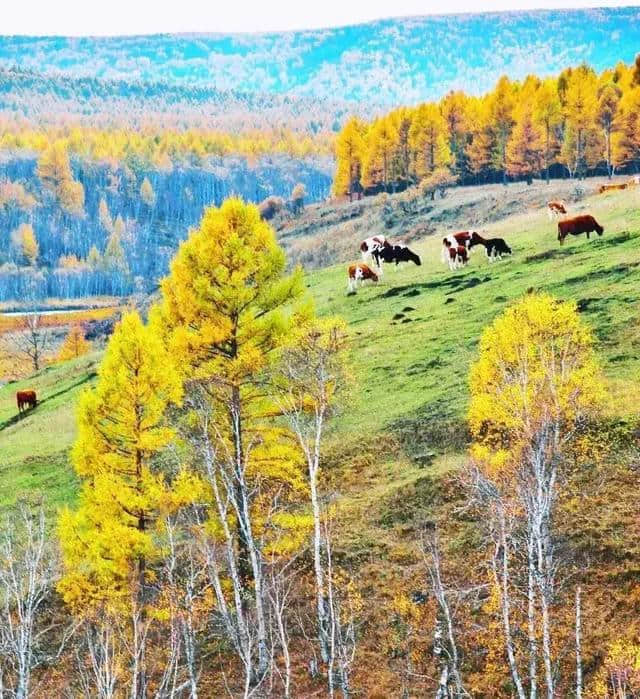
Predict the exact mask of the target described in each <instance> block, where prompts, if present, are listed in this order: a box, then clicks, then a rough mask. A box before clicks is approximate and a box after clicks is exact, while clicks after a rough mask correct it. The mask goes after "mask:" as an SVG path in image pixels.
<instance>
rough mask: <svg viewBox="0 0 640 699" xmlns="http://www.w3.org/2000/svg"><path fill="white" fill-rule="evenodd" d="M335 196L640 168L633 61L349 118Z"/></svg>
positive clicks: (639, 62) (639, 94) (638, 74)
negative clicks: (368, 119)
mask: <svg viewBox="0 0 640 699" xmlns="http://www.w3.org/2000/svg"><path fill="white" fill-rule="evenodd" d="M335 153H336V161H337V165H336V173H335V177H334V183H333V191H334V194H335V195H336V196H344V195H349V196H350V197H352V196H354V195H358V196H359V195H361V194H362V193H363V192H364V193H376V192H380V191H397V190H399V189H404V188H405V187H407V186H409V185H414V184H420V185H421V186H423V187H425V188H426V189H427V190H428V191H430V192H432V193H433V192H434V191H435V189H436V188H437V187H438V186H439V185H440V184H448V183H450V182H453V181H458V182H460V183H463V184H464V183H467V184H468V183H482V182H498V181H502V182H504V183H506V182H507V180H509V179H511V180H526V181H527V182H529V183H531V181H532V179H533V178H534V177H545V178H546V179H547V181H548V180H549V178H550V177H552V176H553V177H560V176H561V177H565V176H569V177H571V178H583V177H586V176H588V175H595V174H607V175H608V176H609V177H611V176H612V175H613V174H614V173H615V172H637V171H638V168H639V167H640V56H639V57H637V58H636V61H635V63H634V64H632V65H626V64H624V63H618V64H617V65H616V66H615V68H611V69H607V70H604V71H603V72H602V73H600V74H599V75H598V74H597V73H596V72H595V71H594V70H593V69H592V68H591V67H590V66H588V65H586V64H582V65H580V66H578V67H572V68H567V69H566V70H564V71H562V73H560V75H559V76H557V77H552V78H539V77H537V76H535V75H530V76H528V77H526V78H525V79H524V80H523V81H514V80H510V79H509V78H508V77H506V76H503V77H502V78H500V80H498V82H497V83H496V85H495V87H494V89H493V90H492V91H491V92H488V93H487V94H485V95H483V96H481V97H475V96H471V95H468V94H466V93H464V92H462V91H454V92H450V93H448V94H447V95H445V96H444V97H443V98H442V99H441V100H440V101H439V102H428V103H424V104H420V105H418V106H416V107H401V108H398V109H394V110H393V111H391V112H389V113H388V114H386V115H384V116H381V117H379V118H377V119H375V120H373V121H372V122H370V123H367V122H365V121H363V120H362V119H361V118H359V117H353V118H351V119H350V120H349V121H348V122H347V123H346V124H345V126H344V127H343V129H342V130H341V132H340V133H339V134H338V136H337V138H336V145H335Z"/></svg>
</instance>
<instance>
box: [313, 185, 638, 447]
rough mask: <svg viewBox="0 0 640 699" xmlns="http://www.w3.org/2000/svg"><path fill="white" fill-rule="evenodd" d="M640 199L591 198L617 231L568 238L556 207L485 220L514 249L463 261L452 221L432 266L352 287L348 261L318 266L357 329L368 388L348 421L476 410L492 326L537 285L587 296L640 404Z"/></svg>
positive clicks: (344, 427)
mask: <svg viewBox="0 0 640 699" xmlns="http://www.w3.org/2000/svg"><path fill="white" fill-rule="evenodd" d="M639 189H640V188H639ZM639 207H640V191H637V190H632V191H631V192H629V193H625V196H618V195H616V196H609V197H592V198H591V199H589V200H586V201H585V202H584V203H583V204H582V205H581V207H580V209H581V210H588V211H590V212H592V213H593V214H594V215H595V216H596V217H597V218H598V220H599V221H600V222H601V223H602V225H604V227H605V234H604V235H603V236H602V237H601V238H597V237H594V236H592V238H591V240H590V241H587V239H586V237H585V236H584V235H583V236H581V237H579V238H572V239H571V240H568V241H567V242H566V243H565V245H564V246H563V247H562V248H560V246H559V244H558V242H557V240H556V224H555V223H554V222H550V221H549V220H548V219H547V217H546V214H545V213H544V212H534V213H530V214H525V215H520V216H515V217H510V218H508V219H504V220H503V221H500V222H499V223H496V224H493V225H491V226H488V227H487V228H482V227H479V230H480V231H482V233H483V234H484V235H485V236H487V237H503V238H505V239H506V240H507V241H508V242H509V244H510V245H511V246H512V248H513V252H514V254H513V257H512V258H511V259H505V260H503V261H502V262H496V263H493V264H490V263H489V262H488V260H487V259H486V257H485V255H484V250H483V249H482V248H480V249H478V248H475V249H474V250H473V251H472V254H471V260H470V262H469V265H468V266H467V267H466V268H465V269H464V270H462V271H456V272H450V271H449V269H448V267H447V266H445V265H443V264H442V262H441V260H440V251H441V240H442V237H443V235H444V234H446V233H448V232H449V231H445V230H443V231H442V235H440V234H438V235H437V236H435V237H433V238H430V239H428V240H426V241H424V242H423V243H422V244H418V245H416V246H415V249H416V250H417V251H418V252H419V254H420V255H421V257H422V261H423V264H422V266H421V267H416V266H414V265H411V266H405V267H404V269H401V270H399V271H395V270H394V269H392V268H388V269H387V270H386V271H385V274H384V276H383V278H382V280H381V282H379V283H378V284H377V285H370V286H366V285H365V286H363V287H362V288H361V289H359V290H358V293H357V294H356V295H352V296H347V294H346V269H345V265H340V266H337V267H334V268H331V269H328V270H321V271H319V272H316V273H314V274H312V275H310V278H309V283H310V289H311V292H312V293H313V296H314V298H315V299H316V303H317V307H318V310H319V311H320V312H321V313H335V314H339V315H341V316H343V317H344V318H345V319H346V320H347V322H348V324H349V328H350V331H351V336H352V340H353V354H352V359H353V364H354V370H355V373H356V376H357V389H356V391H357V396H355V397H354V400H353V401H352V404H350V406H349V410H348V411H346V412H345V413H344V414H343V415H342V416H341V417H340V420H339V423H338V425H337V429H338V431H340V432H345V433H349V434H353V435H357V434H371V433H376V432H379V431H384V430H386V429H388V428H389V426H391V425H394V424H395V422H396V421H397V420H398V419H400V418H408V417H409V418H410V417H411V416H414V417H416V418H418V417H419V418H420V419H421V420H422V421H424V420H425V419H426V420H428V419H429V418H430V416H433V417H434V418H435V417H437V416H441V417H442V416H449V417H451V418H453V419H458V420H462V419H464V414H465V409H466V405H467V397H468V390H467V375H468V370H469V366H470V364H471V362H472V361H473V359H474V356H475V351H476V346H477V342H478V338H479V336H480V334H481V332H482V330H483V328H484V327H486V326H487V324H488V323H490V322H491V321H492V320H493V319H494V318H495V317H496V316H497V315H498V314H499V313H501V312H502V311H503V310H504V308H505V307H506V306H507V305H508V304H510V303H512V302H513V301H515V300H517V299H518V298H520V297H522V296H523V295H524V294H526V293H527V291H528V290H530V289H534V290H540V291H547V292H549V293H551V294H553V295H555V296H557V297H559V298H563V299H573V300H575V301H576V302H577V303H578V304H579V307H580V309H581V313H582V315H583V317H584V319H585V321H586V322H587V323H588V324H589V325H590V326H591V327H592V328H593V330H594V333H595V336H596V339H597V351H598V353H599V356H600V358H601V361H602V364H603V367H604V370H605V373H606V375H607V376H608V378H609V379H610V384H611V389H612V392H613V395H614V398H615V403H616V410H618V411H631V410H632V409H635V406H636V404H637V403H636V398H637V395H638V391H637V388H634V389H633V390H631V386H630V385H629V384H630V383H631V382H632V381H634V382H635V383H636V384H637V380H636V379H637V377H638V370H639V369H640V353H639V352H638V348H639V347H640V327H639V326H638V323H637V321H636V318H637V313H638V307H639V304H638V302H639V301H640V284H639V281H640V208H639ZM354 259H355V255H354ZM408 308H411V309H412V310H406V309H408ZM399 314H403V315H402V316H401V317H398V316H399ZM394 318H395V320H394Z"/></svg>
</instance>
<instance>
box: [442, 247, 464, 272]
mask: <svg viewBox="0 0 640 699" xmlns="http://www.w3.org/2000/svg"><path fill="white" fill-rule="evenodd" d="M444 249H445V250H446V251H447V258H448V261H449V269H450V270H451V271H452V272H453V271H454V270H456V269H458V267H464V266H465V265H466V264H467V262H468V261H469V252H468V251H467V248H465V246H464V245H445V246H444Z"/></svg>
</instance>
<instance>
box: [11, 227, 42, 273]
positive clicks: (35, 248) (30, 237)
mask: <svg viewBox="0 0 640 699" xmlns="http://www.w3.org/2000/svg"><path fill="white" fill-rule="evenodd" d="M11 243H12V244H13V245H14V247H15V248H17V249H18V250H19V252H20V253H21V254H22V257H23V258H24V261H25V262H26V263H27V264H29V265H35V264H36V263H37V261H38V254H39V252H40V246H39V245H38V240H37V238H36V234H35V232H34V230H33V226H32V225H31V224H30V223H21V224H20V225H19V226H18V227H17V228H16V229H15V231H13V232H12V233H11Z"/></svg>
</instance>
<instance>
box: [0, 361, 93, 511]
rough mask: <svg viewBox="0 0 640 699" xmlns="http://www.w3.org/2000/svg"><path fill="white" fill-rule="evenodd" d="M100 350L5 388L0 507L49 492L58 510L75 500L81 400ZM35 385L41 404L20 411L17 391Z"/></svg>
mask: <svg viewBox="0 0 640 699" xmlns="http://www.w3.org/2000/svg"><path fill="white" fill-rule="evenodd" d="M98 361H99V354H93V355H88V356H86V357H81V358H80V359H76V360H73V361H70V362H66V363H64V364H58V365H54V366H51V367H47V368H45V369H43V370H42V371H40V372H38V373H37V374H35V375H34V376H32V377H30V378H29V379H25V380H23V381H18V382H12V383H9V384H6V385H5V386H3V387H2V388H0V446H1V448H0V454H1V457H0V483H1V487H0V509H2V508H5V507H7V506H10V505H12V504H13V503H15V501H16V499H17V498H19V497H21V496H28V497H35V498H40V497H43V498H44V499H45V502H46V504H47V508H48V509H49V510H50V511H52V510H55V509H56V508H57V507H58V506H59V505H62V504H64V503H67V502H69V501H71V500H72V499H73V497H74V494H75V489H76V481H75V478H74V475H73V472H72V471H71V468H70V466H69V460H68V456H69V447H70V445H71V443H72V441H73V438H74V435H75V405H76V401H77V399H78V396H79V394H80V392H81V391H82V390H83V388H85V387H87V386H89V385H91V383H92V381H93V379H94V377H95V375H96V367H97V363H98ZM26 388H33V389H35V390H36V392H37V395H38V401H39V403H38V406H37V407H36V409H35V410H33V411H31V412H30V413H28V414H26V415H24V416H23V417H19V416H18V414H17V412H18V410H17V407H16V401H15V393H16V391H19V390H22V389H26Z"/></svg>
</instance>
